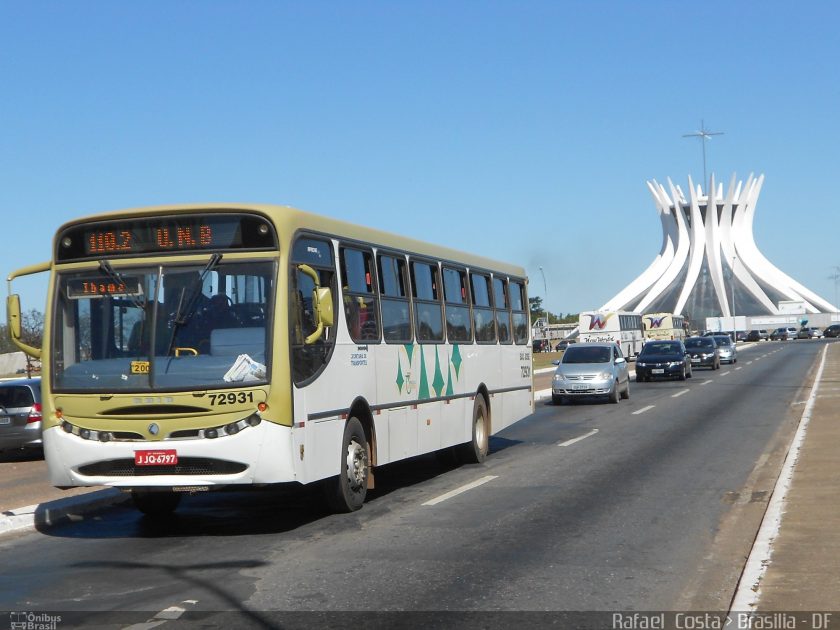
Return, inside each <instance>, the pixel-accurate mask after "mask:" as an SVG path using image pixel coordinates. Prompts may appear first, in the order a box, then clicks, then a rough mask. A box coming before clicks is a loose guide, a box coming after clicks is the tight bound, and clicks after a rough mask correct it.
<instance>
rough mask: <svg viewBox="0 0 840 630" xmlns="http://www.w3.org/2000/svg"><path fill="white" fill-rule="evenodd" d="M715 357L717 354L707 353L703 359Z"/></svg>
mask: <svg viewBox="0 0 840 630" xmlns="http://www.w3.org/2000/svg"><path fill="white" fill-rule="evenodd" d="M713 356H715V353H714V352H705V353H703V358H704V359H708V358H710V357H713Z"/></svg>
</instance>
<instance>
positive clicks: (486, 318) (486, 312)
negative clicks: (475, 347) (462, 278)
mask: <svg viewBox="0 0 840 630" xmlns="http://www.w3.org/2000/svg"><path fill="white" fill-rule="evenodd" d="M470 284H471V285H472V300H473V323H474V325H475V340H476V341H477V342H478V343H495V342H496V324H495V318H494V317H493V309H492V308H490V278H488V277H487V276H485V275H483V274H477V273H471V274H470Z"/></svg>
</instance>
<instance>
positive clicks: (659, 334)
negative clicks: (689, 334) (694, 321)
mask: <svg viewBox="0 0 840 630" xmlns="http://www.w3.org/2000/svg"><path fill="white" fill-rule="evenodd" d="M642 325H643V326H644V328H645V339H685V337H686V334H685V328H686V327H685V319H684V318H683V316H682V315H674V314H673V313H645V314H644V315H642Z"/></svg>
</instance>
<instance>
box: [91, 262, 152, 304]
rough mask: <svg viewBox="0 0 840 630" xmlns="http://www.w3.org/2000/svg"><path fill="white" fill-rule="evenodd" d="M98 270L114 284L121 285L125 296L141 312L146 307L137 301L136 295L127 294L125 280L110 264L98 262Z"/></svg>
mask: <svg viewBox="0 0 840 630" xmlns="http://www.w3.org/2000/svg"><path fill="white" fill-rule="evenodd" d="M99 270H100V271H101V272H102V273H104V274H105V275H106V276H108V277H109V278H110V279H111V280H113V281H114V282H116V283H118V284H121V285H123V286H125V287H126V292H125V295H126V297H127V298H128V299H129V300H130V301H131V303H132V305H134V306H136V307H137V308H139V309H140V310H141V311H142V310H143V309H144V308H145V307H146V305H145V304H143V302H141V301H140V300H138V299H137V296H136V295H133V294H131V293H129V292H128V290H127V289H128V284H126V280H125V278H124V277H123V276H122V274H121V273H119V272H117V271H116V270H115V269H114V268H113V267H112V266H111V263H110V262H108V261H107V260H100V261H99Z"/></svg>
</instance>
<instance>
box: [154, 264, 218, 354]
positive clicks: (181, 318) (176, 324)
mask: <svg viewBox="0 0 840 630" xmlns="http://www.w3.org/2000/svg"><path fill="white" fill-rule="evenodd" d="M221 259H222V255H221V254H219V253H216V254H213V255H212V256H210V260H209V261H208V262H207V264H206V265H205V267H204V269H202V270H201V274H200V275H199V277H198V279H197V280H196V281H195V282H194V283H193V285H192V286H189V287H184V288H183V289H181V296H180V297H179V298H178V307H177V308H176V309H175V313H174V315H173V318H172V335H171V336H170V338H169V349H168V350H167V352H166V354H167V355H169V353H171V352H172V347H173V346H174V345H175V334H176V333H177V332H178V329H179V328H180V327H181V326H183V325H184V324H186V323H187V322H188V321H190V318H191V317H192V315H193V310H194V309H195V305H196V303H197V302H198V298H199V296H200V295H201V287H202V286H203V285H204V278H205V277H207V274H208V273H210V272H211V271H213V269H215V268H216V265H218V264H219V261H220V260H221ZM184 296H189V302H188V303H187V307H186V308H183V309H182V307H183V305H184Z"/></svg>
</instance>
